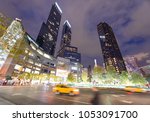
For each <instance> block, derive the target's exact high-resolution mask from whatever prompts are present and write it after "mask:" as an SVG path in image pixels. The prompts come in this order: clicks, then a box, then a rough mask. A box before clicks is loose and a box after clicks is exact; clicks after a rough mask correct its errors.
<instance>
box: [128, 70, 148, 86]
mask: <svg viewBox="0 0 150 122" xmlns="http://www.w3.org/2000/svg"><path fill="white" fill-rule="evenodd" d="M131 79H132V83H133V84H135V85H145V84H146V83H147V81H146V79H145V78H144V77H142V76H141V75H139V74H137V73H131Z"/></svg>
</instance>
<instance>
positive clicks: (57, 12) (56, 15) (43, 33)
mask: <svg viewBox="0 0 150 122" xmlns="http://www.w3.org/2000/svg"><path fill="white" fill-rule="evenodd" d="M61 15H62V10H61V9H60V7H59V6H58V4H57V3H55V4H54V5H52V9H51V11H50V14H49V17H48V19H47V22H46V23H43V24H42V26H41V29H40V32H39V34H38V37H37V39H36V42H37V44H38V45H39V47H41V48H42V49H43V50H44V51H45V52H46V53H48V54H49V55H52V56H54V53H55V47H56V42H57V37H58V31H59V27H60V21H61Z"/></svg>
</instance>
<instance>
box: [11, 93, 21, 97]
mask: <svg viewBox="0 0 150 122" xmlns="http://www.w3.org/2000/svg"><path fill="white" fill-rule="evenodd" d="M19 95H22V94H21V93H15V94H12V95H11V96H19Z"/></svg>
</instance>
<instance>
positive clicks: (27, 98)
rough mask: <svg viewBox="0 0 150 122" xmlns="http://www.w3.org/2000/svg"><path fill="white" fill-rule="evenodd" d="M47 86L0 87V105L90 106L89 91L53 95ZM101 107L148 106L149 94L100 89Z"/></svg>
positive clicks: (90, 95)
mask: <svg viewBox="0 0 150 122" xmlns="http://www.w3.org/2000/svg"><path fill="white" fill-rule="evenodd" d="M51 90H52V88H51V87H48V86H0V105H90V100H91V99H92V97H93V95H92V91H91V89H85V88H84V89H83V88H82V89H80V92H81V94H80V95H79V96H69V95H64V94H62V95H55V94H54V93H52V91H51ZM99 99H100V101H101V104H102V105H150V93H127V92H125V91H122V90H117V89H100V97H99Z"/></svg>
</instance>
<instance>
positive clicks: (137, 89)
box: [124, 86, 146, 93]
mask: <svg viewBox="0 0 150 122" xmlns="http://www.w3.org/2000/svg"><path fill="white" fill-rule="evenodd" d="M124 90H125V91H128V92H138V93H142V92H146V89H145V88H141V87H139V86H126V87H125V88H124Z"/></svg>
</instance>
